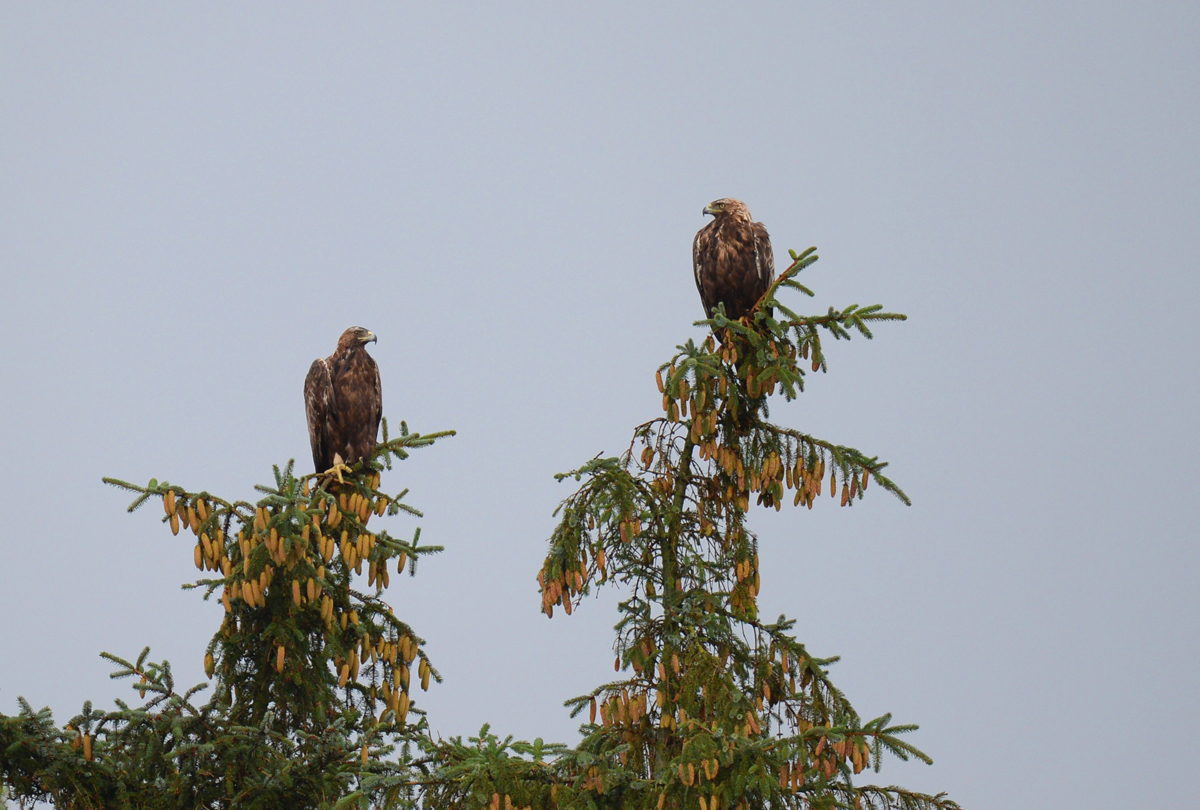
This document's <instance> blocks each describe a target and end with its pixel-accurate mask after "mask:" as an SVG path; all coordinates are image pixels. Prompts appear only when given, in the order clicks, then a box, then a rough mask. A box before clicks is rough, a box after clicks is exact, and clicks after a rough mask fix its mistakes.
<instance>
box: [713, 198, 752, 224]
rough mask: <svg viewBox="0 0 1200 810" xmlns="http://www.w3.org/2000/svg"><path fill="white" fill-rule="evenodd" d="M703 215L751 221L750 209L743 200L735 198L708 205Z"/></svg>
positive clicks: (714, 201)
mask: <svg viewBox="0 0 1200 810" xmlns="http://www.w3.org/2000/svg"><path fill="white" fill-rule="evenodd" d="M702 213H705V214H712V215H713V216H714V217H721V216H725V217H734V218H736V219H745V220H749V219H750V209H749V208H747V207H746V204H745V203H744V202H742V201H741V200H735V199H734V198H733V197H722V198H721V199H719V200H713V201H712V202H710V203H709V204H708V205H706V206H704V211H703V212H702Z"/></svg>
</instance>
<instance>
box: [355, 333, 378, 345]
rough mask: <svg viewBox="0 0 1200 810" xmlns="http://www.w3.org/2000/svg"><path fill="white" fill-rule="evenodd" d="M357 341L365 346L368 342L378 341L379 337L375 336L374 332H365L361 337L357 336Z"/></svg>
mask: <svg viewBox="0 0 1200 810" xmlns="http://www.w3.org/2000/svg"><path fill="white" fill-rule="evenodd" d="M359 341H361V342H362V344H363V345H364V346H365V345H366V344H368V343H378V342H379V339H378V338H377V337H375V333H374V332H367V333H366V334H365V335H363V336H362V337H360V338H359Z"/></svg>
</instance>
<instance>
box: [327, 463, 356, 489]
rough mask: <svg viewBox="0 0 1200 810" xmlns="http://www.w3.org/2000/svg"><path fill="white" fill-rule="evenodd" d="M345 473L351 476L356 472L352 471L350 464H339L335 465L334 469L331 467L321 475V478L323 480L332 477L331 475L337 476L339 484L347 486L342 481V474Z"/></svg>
mask: <svg viewBox="0 0 1200 810" xmlns="http://www.w3.org/2000/svg"><path fill="white" fill-rule="evenodd" d="M343 472H346V473H351V474H352V473H353V472H354V470H352V469H350V465H349V464H342V463H338V464H334V465H333V466H332V467H330V468H329V469H328V470H326V471H325V472H323V473H321V477H322V478H328V477H329V476H331V475H333V476H337V480H338V483H339V484H345V483H346V482H345V481H343V480H342V473H343Z"/></svg>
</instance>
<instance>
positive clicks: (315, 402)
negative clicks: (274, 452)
mask: <svg viewBox="0 0 1200 810" xmlns="http://www.w3.org/2000/svg"><path fill="white" fill-rule="evenodd" d="M374 342H375V333H374V332H372V331H371V330H369V329H363V328H362V327H361V326H352V327H350V328H349V329H347V330H346V331H345V332H342V336H341V337H340V338H338V344H337V350H336V351H335V352H334V353H333V354H331V355H329V356H328V357H326V358H325V359H324V360H320V359H318V360H314V361H313V364H312V366H311V367H310V368H309V369H308V376H307V377H305V378H304V408H305V410H306V411H307V412H308V441H309V443H310V444H311V445H312V454H313V464H315V465H316V468H317V472H325V471H326V470H328V469H330V468H331V467H333V466H334V465H335V464H353V463H354V462H356V461H358V460H360V459H362V458H365V457H367V456H369V455H371V452H372V451H373V450H374V449H375V437H376V436H377V435H378V434H379V419H380V417H381V416H382V415H383V393H382V391H381V390H380V387H379V366H377V365H375V360H374V359H373V358H372V357H371V355H369V354H367V344H368V343H374Z"/></svg>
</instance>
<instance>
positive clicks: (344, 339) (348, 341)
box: [338, 326, 378, 349]
mask: <svg viewBox="0 0 1200 810" xmlns="http://www.w3.org/2000/svg"><path fill="white" fill-rule="evenodd" d="M377 341H378V339H377V338H376V337H375V333H374V332H372V331H371V330H370V329H364V328H363V327H361V326H351V327H350V328H349V329H347V330H346V331H345V332H342V336H341V337H340V338H338V348H339V349H349V348H350V347H351V346H365V345H366V344H368V343H376V342H377Z"/></svg>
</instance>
